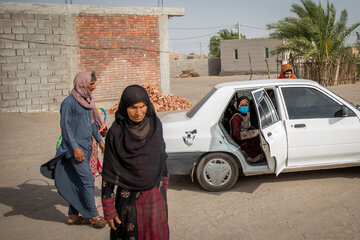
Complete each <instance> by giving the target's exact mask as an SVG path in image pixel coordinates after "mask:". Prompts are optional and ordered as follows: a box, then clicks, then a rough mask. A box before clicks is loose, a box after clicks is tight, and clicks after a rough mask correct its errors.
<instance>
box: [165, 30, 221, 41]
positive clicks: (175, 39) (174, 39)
mask: <svg viewBox="0 0 360 240" xmlns="http://www.w3.org/2000/svg"><path fill="white" fill-rule="evenodd" d="M215 34H217V32H214V33H208V34H205V35H200V36H195V37H188V38H173V39H170V40H171V41H177V40H188V39H195V38H202V37H207V36H210V35H215Z"/></svg>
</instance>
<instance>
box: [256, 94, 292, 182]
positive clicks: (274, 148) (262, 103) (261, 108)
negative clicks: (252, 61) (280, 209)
mask: <svg viewBox="0 0 360 240" xmlns="http://www.w3.org/2000/svg"><path fill="white" fill-rule="evenodd" d="M251 93H252V96H253V99H254V102H255V105H256V111H257V114H258V119H259V120H260V121H259V129H260V130H261V134H262V138H263V140H265V142H266V143H265V144H267V145H268V146H264V145H262V147H263V150H264V151H265V154H266V156H270V157H271V158H274V161H275V169H274V172H275V174H276V176H277V175H279V174H280V172H281V171H282V170H283V169H284V168H285V167H286V160H287V139H286V130H285V127H284V124H283V123H282V121H281V120H280V119H279V116H278V114H277V112H276V110H275V108H274V105H273V104H272V102H271V100H270V97H269V96H268V95H267V93H266V92H265V90H264V89H258V90H255V91H253V92H251ZM269 160H270V159H268V162H269ZM269 168H270V169H273V168H274V167H270V166H269Z"/></svg>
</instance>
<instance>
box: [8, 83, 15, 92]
mask: <svg viewBox="0 0 360 240" xmlns="http://www.w3.org/2000/svg"><path fill="white" fill-rule="evenodd" d="M15 92H16V85H15V84H12V85H9V93H15Z"/></svg>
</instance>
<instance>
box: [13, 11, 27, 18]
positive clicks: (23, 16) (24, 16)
mask: <svg viewBox="0 0 360 240" xmlns="http://www.w3.org/2000/svg"><path fill="white" fill-rule="evenodd" d="M10 18H11V19H26V13H21V12H16V13H10Z"/></svg>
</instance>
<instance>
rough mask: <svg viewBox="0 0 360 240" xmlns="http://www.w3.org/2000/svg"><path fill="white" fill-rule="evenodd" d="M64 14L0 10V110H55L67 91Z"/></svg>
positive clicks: (67, 74)
mask: <svg viewBox="0 0 360 240" xmlns="http://www.w3.org/2000/svg"><path fill="white" fill-rule="evenodd" d="M66 21H67V18H66V16H64V15H56V14H29V13H21V12H19V13H16V12H15V13H0V34H1V35H0V59H1V60H0V70H1V74H0V111H1V112H4V111H6V112H40V111H55V110H58V109H59V103H60V102H61V101H62V100H63V99H64V97H65V96H66V95H68V92H69V71H68V47H67V45H66V35H65V33H66Z"/></svg>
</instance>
